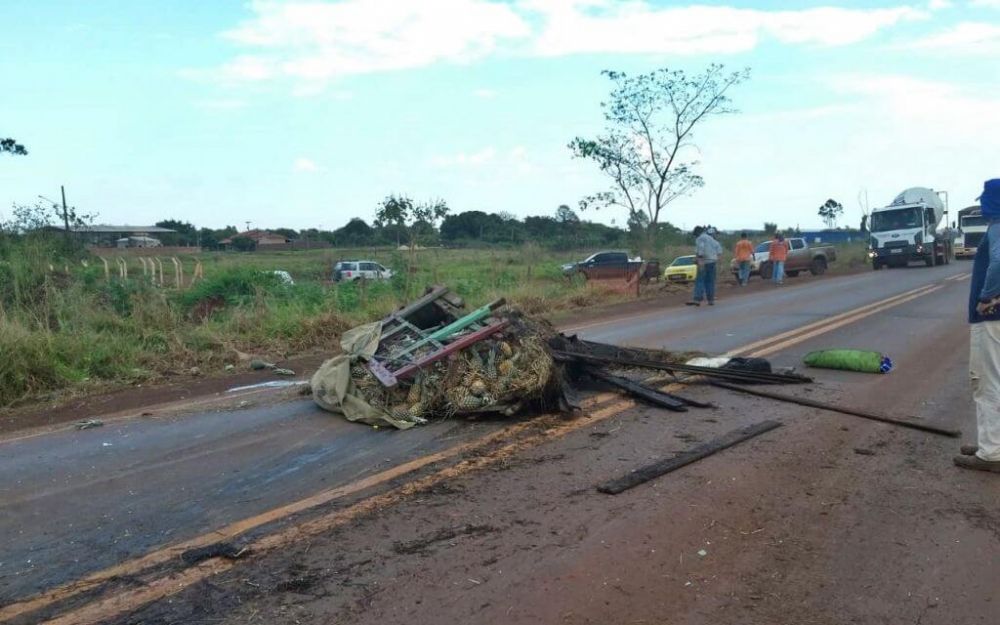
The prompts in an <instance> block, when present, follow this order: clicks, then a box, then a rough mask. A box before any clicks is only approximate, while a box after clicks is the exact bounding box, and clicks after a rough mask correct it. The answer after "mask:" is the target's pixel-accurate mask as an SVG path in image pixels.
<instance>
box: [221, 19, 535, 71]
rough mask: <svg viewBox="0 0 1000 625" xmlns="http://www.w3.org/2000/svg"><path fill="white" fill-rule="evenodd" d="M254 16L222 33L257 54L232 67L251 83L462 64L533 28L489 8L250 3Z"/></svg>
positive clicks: (225, 68)
mask: <svg viewBox="0 0 1000 625" xmlns="http://www.w3.org/2000/svg"><path fill="white" fill-rule="evenodd" d="M250 7H251V10H252V11H253V13H254V16H253V17H252V18H251V19H249V20H247V21H245V22H244V23H243V24H241V25H239V26H238V27H237V28H235V29H233V30H231V31H228V32H226V33H224V36H225V37H226V38H227V39H230V40H231V41H233V42H235V43H237V44H240V45H242V46H246V47H248V48H254V49H257V50H259V51H260V53H259V54H258V55H257V56H254V57H252V58H254V59H256V60H257V61H258V62H259V64H249V65H248V64H247V61H246V57H244V60H243V65H237V66H227V67H224V68H223V70H224V72H225V73H227V74H229V75H231V76H233V77H236V78H245V79H248V80H263V79H266V78H269V77H270V76H269V75H268V73H269V72H268V70H269V69H271V68H272V67H273V68H275V71H276V72H277V73H279V74H281V75H283V76H287V77H292V78H298V79H305V80H326V79H329V78H332V77H336V76H344V75H350V74H363V73H370V72H378V71H390V70H399V69H407V68H413V67H421V66H425V65H430V64H432V63H435V62H439V61H449V62H457V63H465V62H470V61H473V60H476V59H478V58H481V57H483V56H486V55H488V54H490V53H491V52H493V51H494V50H495V49H496V48H497V45H498V43H499V42H500V41H502V40H504V39H508V38H517V37H525V36H527V35H528V33H529V28H528V25H527V24H526V23H525V22H524V20H523V19H522V18H521V17H520V16H519V15H517V14H516V13H515V12H514V11H513V9H511V7H510V6H509V5H506V4H501V3H497V2H489V1H487V0H427V1H422V2H399V1H398V0H345V1H343V2H337V3H327V2H315V1H310V2H287V3H283V2H273V1H263V0H258V1H255V2H252V3H251V5H250Z"/></svg>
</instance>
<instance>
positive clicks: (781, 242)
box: [768, 232, 788, 284]
mask: <svg viewBox="0 0 1000 625" xmlns="http://www.w3.org/2000/svg"><path fill="white" fill-rule="evenodd" d="M768 260H770V261H771V266H772V267H773V271H772V275H773V276H774V283H775V284H784V283H785V261H786V260H788V241H786V240H785V236H784V235H783V234H781V233H780V232H776V233H775V234H774V238H773V239H772V240H771V251H770V253H769V254H768Z"/></svg>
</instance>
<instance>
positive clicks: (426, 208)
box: [375, 195, 448, 249]
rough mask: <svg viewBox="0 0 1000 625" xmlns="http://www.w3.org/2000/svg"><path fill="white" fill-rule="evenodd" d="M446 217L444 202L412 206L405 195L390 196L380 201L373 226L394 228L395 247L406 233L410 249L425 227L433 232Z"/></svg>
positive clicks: (446, 206) (446, 210)
mask: <svg viewBox="0 0 1000 625" xmlns="http://www.w3.org/2000/svg"><path fill="white" fill-rule="evenodd" d="M447 215H448V204H447V203H445V201H444V200H441V199H438V200H431V201H429V202H425V203H423V204H414V203H413V200H411V199H410V198H409V197H407V196H405V195H401V196H399V197H397V196H395V195H390V196H388V197H386V198H385V199H384V200H382V203H381V204H380V205H379V207H378V210H377V211H376V212H375V224H376V225H377V226H379V227H380V228H385V227H386V226H389V225H392V226H395V227H396V228H395V229H396V245H397V246H399V245H400V243H401V238H400V237H401V234H402V233H406V234H407V236H408V238H409V244H410V248H411V249H412V248H413V247H415V246H416V244H417V237H418V235H419V234H420V233H421V232H426V231H427V227H426V225H429V226H430V228H431V230H432V231H433V230H434V229H435V228H436V227H437V223H438V222H439V221H441V220H442V219H444V218H445V217H446V216H447ZM425 224H426V225H425Z"/></svg>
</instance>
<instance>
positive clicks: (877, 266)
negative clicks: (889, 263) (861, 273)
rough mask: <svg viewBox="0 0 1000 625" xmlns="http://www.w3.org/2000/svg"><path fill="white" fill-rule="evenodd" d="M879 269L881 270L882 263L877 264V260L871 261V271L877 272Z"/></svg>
mask: <svg viewBox="0 0 1000 625" xmlns="http://www.w3.org/2000/svg"><path fill="white" fill-rule="evenodd" d="M881 268H882V263H880V262H878V261H877V260H873V261H872V271H878V270H879V269H881Z"/></svg>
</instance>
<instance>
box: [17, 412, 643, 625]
mask: <svg viewBox="0 0 1000 625" xmlns="http://www.w3.org/2000/svg"><path fill="white" fill-rule="evenodd" d="M608 400H617V401H614V402H612V405H624V400H621V396H620V395H618V394H617V393H601V394H599V395H597V396H595V397H593V398H591V399H590V400H588V401H587V402H586V403H585V406H584V408H585V409H586V408H600V407H601V406H603V404H604V403H605V402H607V401H608ZM531 427H534V424H533V423H532V422H530V421H526V422H522V423H517V424H515V425H512V426H509V427H506V428H503V429H501V430H497V431H496V432H492V433H490V434H487V435H485V436H482V437H480V438H477V439H475V440H472V441H469V442H467V443H463V444H460V445H456V446H454V447H450V448H448V449H445V450H442V451H439V452H436V453H433V454H428V455H426V456H421V457H419V458H415V459H413V460H410V461H409V462H404V463H403V464H400V465H397V466H395V467H392V468H389V469H386V470H385V471H380V472H379V473H375V474H372V475H370V476H367V477H365V478H362V479H360V480H357V481H355V482H351V483H349V484H345V485H343V486H338V487H336V488H332V489H329V490H325V491H322V492H319V493H317V494H315V495H312V496H310V497H306V498H305V499H301V500H298V501H295V502H292V503H290V504H287V505H284V506H280V507H277V508H273V509H271V510H268V511H266V512H263V513H261V514H257V515H254V516H252V517H249V518H246V519H241V520H239V521H236V522H234V523H230V524H228V525H226V526H224V527H221V528H219V529H216V530H213V531H211V532H208V533H206V534H202V535H200V536H196V537H194V538H191V539H188V540H185V541H182V542H179V543H175V544H172V545H169V546H167V547H163V548H159V549H156V550H155V551H151V552H149V553H147V554H145V555H143V556H140V557H138V558H133V559H131V560H126V561H125V562H122V563H120V564H116V565H114V566H111V567H108V568H106V569H103V570H101V571H97V572H95V573H91V574H90V575H87V576H86V577H84V578H82V579H79V580H77V581H74V582H70V583H68V584H65V585H63V586H59V587H57V588H54V589H52V590H49V591H46V592H44V593H41V594H39V595H36V596H34V597H31V598H28V599H25V600H23V601H19V602H17V603H12V604H10V605H7V606H4V607H2V608H0V621H6V620H8V619H11V618H14V617H16V616H19V615H21V614H25V613H28V612H34V611H36V610H39V609H42V608H44V607H46V606H49V605H51V604H53V603H55V602H57V601H63V600H65V599H68V598H70V597H73V596H75V595H78V594H80V593H81V592H84V591H87V590H90V589H92V588H94V587H95V586H98V585H100V584H102V583H105V582H107V581H109V580H111V579H114V578H116V577H121V576H134V575H137V574H138V573H141V572H143V571H145V570H147V569H149V568H151V567H153V566H156V565H159V564H163V563H164V562H168V561H170V560H171V559H173V558H176V557H178V556H179V555H180V554H181V553H182V552H184V551H186V550H188V549H192V548H195V547H204V546H205V545H210V544H212V543H216V542H219V541H223V540H231V539H232V538H234V537H236V536H238V535H240V534H242V533H245V532H247V531H249V530H252V529H255V528H257V527H260V526H262V525H265V524H267V523H271V522H274V521H278V520H281V519H284V518H286V517H288V516H291V515H293V514H296V513H298V512H303V511H306V510H309V509H311V508H315V507H317V506H321V505H324V504H327V503H330V502H332V501H335V500H337V499H341V498H344V497H347V496H349V495H353V494H356V493H358V492H361V491H363V490H366V489H368V488H371V487H374V486H378V485H380V484H384V483H385V482H388V481H390V480H393V479H396V478H398V477H401V476H403V475H406V474H408V473H412V472H414V471H417V470H419V469H422V468H424V467H426V466H428V465H431V464H434V463H436V462H440V461H442V460H447V459H450V458H454V457H456V456H458V455H460V454H462V453H465V452H466V451H469V450H472V449H475V448H477V447H481V446H483V445H488V444H490V443H492V442H495V441H499V440H503V439H506V438H509V437H511V436H515V435H517V434H520V433H521V432H522V431H524V430H527V429H529V428H531Z"/></svg>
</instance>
